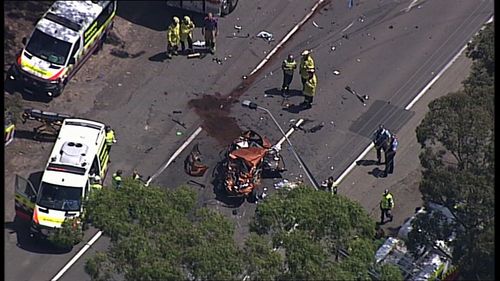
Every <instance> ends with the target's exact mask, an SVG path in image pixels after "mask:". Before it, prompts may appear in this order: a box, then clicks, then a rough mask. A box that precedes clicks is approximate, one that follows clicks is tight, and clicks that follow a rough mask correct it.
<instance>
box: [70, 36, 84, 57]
mask: <svg viewBox="0 0 500 281" xmlns="http://www.w3.org/2000/svg"><path fill="white" fill-rule="evenodd" d="M80 43H81V41H80V39H78V41H76V43H75V46H74V47H73V51H71V56H70V58H75V60H76V59H77V57H76V56H75V55H76V52H78V50H80Z"/></svg>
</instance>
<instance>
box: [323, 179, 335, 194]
mask: <svg viewBox="0 0 500 281" xmlns="http://www.w3.org/2000/svg"><path fill="white" fill-rule="evenodd" d="M334 183H335V182H334V180H333V177H328V179H327V180H326V181H324V182H322V183H321V187H323V188H324V189H325V190H326V191H328V192H333V194H337V186H336V185H334Z"/></svg>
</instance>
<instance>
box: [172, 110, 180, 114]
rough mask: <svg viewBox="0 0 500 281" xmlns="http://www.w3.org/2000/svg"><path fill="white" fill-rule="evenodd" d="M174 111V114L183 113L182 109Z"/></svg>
mask: <svg viewBox="0 0 500 281" xmlns="http://www.w3.org/2000/svg"><path fill="white" fill-rule="evenodd" d="M172 113H173V114H181V113H182V111H180V110H174V111H172Z"/></svg>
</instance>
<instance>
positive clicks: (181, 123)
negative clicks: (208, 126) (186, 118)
mask: <svg viewBox="0 0 500 281" xmlns="http://www.w3.org/2000/svg"><path fill="white" fill-rule="evenodd" d="M172 121H174V122H175V123H177V124H179V125H180V126H181V127H182V128H184V129H187V127H186V124H185V123H184V122H181V121H179V120H177V119H174V118H172Z"/></svg>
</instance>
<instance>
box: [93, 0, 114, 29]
mask: <svg viewBox="0 0 500 281" xmlns="http://www.w3.org/2000/svg"><path fill="white" fill-rule="evenodd" d="M114 7H115V2H114V1H111V3H109V5H108V6H107V7H106V8H104V9H103V11H102V13H101V14H100V15H99V17H98V18H97V25H98V26H102V25H103V24H104V23H105V22H106V20H107V19H108V18H109V16H110V15H111V13H113V10H114Z"/></svg>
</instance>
